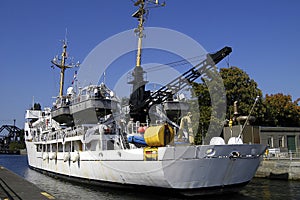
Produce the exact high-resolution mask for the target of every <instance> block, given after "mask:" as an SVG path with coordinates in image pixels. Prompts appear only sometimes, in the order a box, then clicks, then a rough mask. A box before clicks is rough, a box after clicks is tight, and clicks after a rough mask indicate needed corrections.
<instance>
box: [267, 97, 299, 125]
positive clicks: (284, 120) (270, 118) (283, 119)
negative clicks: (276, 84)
mask: <svg viewBox="0 0 300 200" xmlns="http://www.w3.org/2000/svg"><path fill="white" fill-rule="evenodd" d="M264 108H265V109H264V110H265V112H264V119H265V120H264V121H262V125H264V126H285V127H288V126H290V127H295V126H300V122H299V119H300V107H299V106H298V104H297V102H293V101H292V97H291V95H284V94H282V93H278V94H272V95H268V94H267V95H266V97H265V99H264Z"/></svg>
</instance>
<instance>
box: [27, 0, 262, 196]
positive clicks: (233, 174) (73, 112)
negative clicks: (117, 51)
mask: <svg viewBox="0 0 300 200" xmlns="http://www.w3.org/2000/svg"><path fill="white" fill-rule="evenodd" d="M147 3H152V4H155V5H159V2H158V1H147V0H138V1H137V2H135V6H138V11H137V12H136V13H135V14H134V15H133V17H136V18H137V19H138V22H139V25H138V28H137V29H136V31H135V32H137V33H138V34H137V35H138V48H137V59H136V66H135V68H134V70H133V72H132V74H131V75H132V77H133V79H132V80H130V81H128V83H129V84H132V92H131V94H130V97H129V102H128V105H126V106H124V105H123V104H122V103H121V101H120V100H119V99H118V97H116V95H115V93H114V92H113V91H112V90H111V89H109V88H108V87H107V86H106V84H105V83H101V84H99V85H88V86H86V87H83V88H80V89H79V90H75V88H73V87H70V88H68V89H67V93H66V95H64V92H63V90H64V89H63V86H64V73H65V70H66V69H68V68H72V67H74V65H72V64H70V65H67V64H66V60H67V42H66V41H64V42H63V52H62V55H61V58H58V57H55V58H54V59H53V60H52V61H51V62H52V64H53V66H54V67H55V66H56V67H58V68H60V69H61V73H60V91H59V95H58V97H57V98H56V101H55V102H54V103H53V106H52V108H50V107H45V108H43V109H39V106H32V108H30V109H28V110H26V114H25V118H26V122H25V128H24V129H25V143H26V148H27V155H28V164H29V167H30V168H32V169H34V170H37V171H41V172H43V173H46V174H49V175H53V176H56V177H61V178H65V179H68V180H74V181H78V182H83V183H88V184H96V185H101V186H117V187H125V188H126V187H128V188H133V189H137V188H147V189H149V188H150V189H159V190H163V191H167V192H168V191H170V192H171V193H173V192H175V193H179V194H184V195H202V194H215V193H217V192H232V191H239V190H240V189H241V188H242V187H243V186H245V185H247V184H248V183H249V182H250V181H251V179H252V178H253V177H254V175H255V173H256V170H257V168H258V167H259V164H260V162H261V160H262V155H263V153H264V152H265V149H266V146H264V145H261V144H244V143H243V141H242V137H240V136H239V137H232V138H230V140H229V141H228V142H227V143H226V142H225V141H224V139H223V138H222V137H220V136H217V137H212V138H211V139H210V142H209V143H208V144H201V145H197V144H195V142H194V136H193V134H191V131H192V130H190V129H192V127H188V130H182V129H183V128H182V126H183V125H182V124H184V123H183V122H187V123H188V124H191V113H190V112H189V111H188V104H187V103H186V102H183V101H180V100H178V99H174V95H175V94H176V93H177V92H179V91H180V90H182V89H183V88H185V87H186V86H187V85H188V84H190V83H192V82H193V81H195V80H196V79H197V78H199V77H200V76H202V75H203V74H205V73H206V71H207V70H209V69H210V68H212V67H214V66H215V65H216V64H217V63H219V62H220V61H221V60H222V59H223V58H225V57H226V56H228V55H229V54H230V53H231V51H232V49H231V48H230V47H224V48H222V49H221V50H219V51H217V52H215V53H209V54H207V55H206V58H205V59H204V60H203V61H201V62H200V63H199V64H197V65H195V66H193V67H192V68H190V69H189V70H187V71H186V72H184V73H182V74H181V75H180V76H179V77H177V78H175V79H174V80H173V81H171V82H170V83H168V84H166V85H164V86H163V87H161V88H160V89H158V90H155V91H149V90H146V88H145V85H146V84H147V81H146V80H145V79H144V74H145V71H144V70H143V68H142V66H141V49H142V39H143V29H144V27H143V25H144V21H145V19H144V17H145V16H144V15H145V14H146V13H145V6H146V4H147ZM153 105H158V106H156V108H155V109H154V111H153V110H152V111H151V112H150V107H151V106H153ZM125 107H126V108H125ZM150 114H151V115H153V116H152V118H151V121H150V120H149V115H150ZM178 116H179V117H178ZM153 119H155V120H153ZM184 120H185V121H184ZM180 130H181V131H182V133H181V134H180Z"/></svg>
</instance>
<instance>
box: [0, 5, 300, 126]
mask: <svg viewBox="0 0 300 200" xmlns="http://www.w3.org/2000/svg"><path fill="white" fill-rule="evenodd" d="M299 9H300V1H297V0H288V1H279V0H265V1H260V0H252V1H240V0H228V1H199V0H190V1H180V0H173V1H171V0H166V7H164V8H159V9H152V10H151V11H150V14H149V19H148V21H147V22H146V26H149V27H164V28H169V29H173V30H176V31H179V32H181V33H184V34H186V35H188V36H190V37H191V38H193V39H194V40H196V41H197V42H199V43H200V44H201V45H202V46H203V47H204V48H205V49H206V50H207V51H208V52H214V51H216V50H219V49H220V48H222V47H223V46H226V45H227V46H231V47H232V48H233V52H232V54H231V56H230V58H229V64H230V65H233V66H237V67H239V68H241V69H243V70H244V71H246V72H247V73H248V74H249V76H250V77H251V78H252V79H254V80H255V81H256V82H257V83H258V87H259V88H260V89H261V90H262V91H263V94H264V95H265V94H274V93H279V92H280V93H284V94H290V95H292V97H293V99H294V100H295V99H297V98H299V97H300V88H299V84H300V78H299V74H300V61H299V58H300V50H299V47H300V22H299V19H300V12H299ZM135 10H136V8H135V7H134V6H133V3H132V1H131V0H115V1H99V0H89V1H79V0H75V1H74V0H73V1H71V0H66V1H58V0H52V1H39V0H27V1H21V0H2V1H0V26H1V28H0V61H1V62H0V63H1V64H0V65H1V67H0V76H1V79H0V81H1V84H0V89H1V98H0V124H12V123H13V119H16V121H17V125H18V126H19V127H20V128H23V123H24V114H25V110H26V109H28V108H29V107H30V106H31V104H32V99H33V97H34V99H35V101H37V102H40V103H41V104H42V106H51V104H52V103H51V102H52V101H53V99H52V97H54V96H56V95H57V94H58V80H59V79H58V75H59V73H58V69H55V70H54V69H52V68H51V67H50V66H51V63H50V60H51V59H52V58H53V56H55V55H56V54H60V52H61V42H60V40H62V39H64V37H65V30H66V28H67V30H68V35H67V38H68V41H69V54H70V55H71V56H72V57H74V58H75V61H77V60H79V61H80V62H82V61H83V60H84V58H85V57H86V56H87V55H88V53H89V52H90V51H91V50H92V49H93V48H94V47H95V46H97V45H98V44H99V43H100V42H101V41H104V40H105V39H107V38H108V37H110V36H112V35H114V34H117V33H119V32H122V31H126V30H128V29H133V28H135V27H136V25H137V21H136V19H134V18H132V17H131V14H132V13H133V12H134V11H135ZM149 53H151V52H149ZM145 56H146V55H145ZM126 65H128V66H129V65H130V66H129V68H131V67H132V66H134V65H135V58H134V56H132V63H130V61H127V62H126V63H124V64H123V65H122V66H120V67H121V68H123V67H124V68H126ZM226 66H227V65H226V62H224V61H222V62H221V63H220V64H219V65H218V67H226ZM73 72H74V71H69V72H67V77H66V83H69V82H71V80H72V77H73ZM107 76H108V75H107Z"/></svg>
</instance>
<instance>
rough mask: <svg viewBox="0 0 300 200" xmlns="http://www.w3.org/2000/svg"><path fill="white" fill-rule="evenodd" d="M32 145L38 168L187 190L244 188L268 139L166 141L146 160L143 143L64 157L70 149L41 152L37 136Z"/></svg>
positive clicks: (83, 177) (95, 179) (99, 179)
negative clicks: (203, 142) (182, 143)
mask: <svg viewBox="0 0 300 200" xmlns="http://www.w3.org/2000/svg"><path fill="white" fill-rule="evenodd" d="M26 145H27V151H28V162H29V166H30V167H32V168H34V169H38V170H43V171H46V172H49V173H51V174H54V175H58V176H59V175H61V176H66V177H68V178H75V179H76V178H77V179H79V180H87V181H89V182H91V181H92V182H99V183H101V182H102V183H115V184H119V185H120V184H121V185H137V186H150V187H157V188H164V189H175V190H178V191H179V192H182V193H185V194H202V193H205V194H206V193H207V192H208V191H210V189H218V190H220V191H223V190H224V189H226V188H227V187H228V188H230V189H235V187H237V188H236V189H238V188H239V186H242V185H245V184H247V183H248V182H249V181H250V180H251V179H252V178H253V176H254V175H255V172H256V170H257V168H258V166H259V163H260V160H261V156H260V155H261V154H262V153H263V152H264V150H265V147H264V146H263V145H245V144H242V145H202V146H177V147H160V148H158V157H157V160H155V161H153V160H149V161H147V160H145V158H144V151H143V149H142V148H140V149H131V150H107V151H82V152H71V154H70V159H69V160H67V161H64V158H65V157H64V156H65V153H64V152H58V153H57V154H56V158H51V155H52V153H51V152H50V153H46V152H37V151H36V149H37V148H36V146H35V144H34V142H29V141H27V142H26ZM232 152H238V153H239V156H237V157H236V156H232ZM45 154H48V155H47V156H45ZM76 155H79V156H78V157H77V158H78V160H76V161H74V159H73V157H74V156H76ZM52 157H53V155H52ZM72 160H73V161H72ZM198 192H200V193H198ZM214 192H215V191H214Z"/></svg>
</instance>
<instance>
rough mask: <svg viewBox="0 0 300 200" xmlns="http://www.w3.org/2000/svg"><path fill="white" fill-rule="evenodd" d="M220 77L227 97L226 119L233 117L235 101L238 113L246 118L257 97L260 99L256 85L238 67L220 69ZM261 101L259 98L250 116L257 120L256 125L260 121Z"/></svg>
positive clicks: (260, 93) (261, 115) (260, 92)
mask: <svg viewBox="0 0 300 200" xmlns="http://www.w3.org/2000/svg"><path fill="white" fill-rule="evenodd" d="M220 74H221V76H222V79H223V82H224V86H225V89H226V97H227V115H226V118H227V119H230V118H233V117H234V115H233V114H234V102H235V101H237V105H238V113H239V115H241V116H243V115H244V116H247V115H248V114H249V112H250V109H251V107H252V105H253V104H254V101H255V98H256V97H257V96H259V97H262V91H261V90H260V89H259V88H258V85H257V83H256V82H255V81H254V80H253V79H251V78H250V77H249V75H248V74H247V73H246V72H244V71H243V70H241V69H239V68H238V67H230V68H221V69H220ZM262 108H263V106H262V100H261V98H259V100H258V102H257V105H256V106H255V107H254V110H253V113H252V114H251V115H253V116H255V117H256V118H257V120H256V123H257V124H258V123H259V122H261V121H262V118H263V113H262V112H261V111H262Z"/></svg>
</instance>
